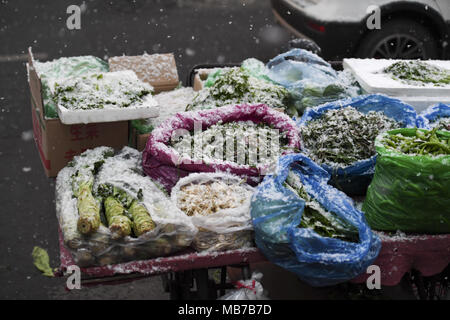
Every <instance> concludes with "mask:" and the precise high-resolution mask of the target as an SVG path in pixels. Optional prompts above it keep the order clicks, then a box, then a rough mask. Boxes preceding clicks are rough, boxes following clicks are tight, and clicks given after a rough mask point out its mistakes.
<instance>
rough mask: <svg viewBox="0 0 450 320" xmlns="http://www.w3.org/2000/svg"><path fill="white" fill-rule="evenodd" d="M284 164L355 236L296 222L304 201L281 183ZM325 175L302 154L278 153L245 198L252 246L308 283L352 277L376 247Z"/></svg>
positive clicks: (374, 253)
mask: <svg viewBox="0 0 450 320" xmlns="http://www.w3.org/2000/svg"><path fill="white" fill-rule="evenodd" d="M294 163H295V169H294V170H293V168H294ZM290 170H293V172H294V173H295V174H296V175H298V176H299V177H300V179H301V181H302V183H303V185H304V186H305V189H306V192H307V193H308V194H309V195H310V196H311V197H313V198H314V199H315V200H316V201H317V202H319V203H320V204H321V205H322V206H323V207H324V208H325V209H326V210H328V211H330V212H333V213H335V214H336V215H337V216H338V217H339V218H341V219H343V220H345V221H346V222H348V223H349V224H351V225H352V226H354V227H355V228H357V230H358V236H359V242H347V241H342V240H339V239H334V238H329V237H321V236H319V235H318V234H317V233H315V232H314V231H313V230H312V229H310V228H299V225H300V222H301V219H302V213H303V211H304V208H305V201H304V200H302V199H301V198H300V197H299V196H298V195H297V194H295V193H294V192H293V191H291V190H290V189H288V188H286V187H285V186H284V185H283V183H284V182H285V181H286V178H287V176H288V173H289V172H290ZM329 178H330V175H329V174H328V172H326V171H325V170H324V169H322V168H321V167H319V166H318V165H317V164H315V163H314V162H313V161H312V160H311V159H309V158H308V157H306V156H304V155H302V154H290V155H286V156H283V157H281V158H280V161H279V164H278V170H277V172H276V173H275V174H273V175H270V176H266V177H265V178H264V180H263V182H262V183H261V184H260V185H259V186H258V187H257V188H256V191H255V194H254V196H253V198H252V203H251V211H250V212H251V216H252V219H253V227H254V229H255V241H256V245H257V247H258V248H259V249H260V250H261V252H262V253H263V254H264V255H265V256H266V257H267V258H268V259H269V260H270V261H271V262H273V263H275V264H277V265H279V266H281V267H283V268H285V269H287V270H289V271H291V272H294V273H295V274H296V275H297V276H298V277H299V278H300V279H302V280H303V281H305V282H307V283H309V284H310V285H312V286H327V285H333V284H336V283H340V282H344V281H347V280H350V279H353V278H354V277H356V276H358V275H359V274H361V273H363V272H365V270H366V268H367V267H368V266H369V265H371V264H372V263H373V261H374V260H375V258H376V257H377V255H378V253H379V251H380V248H381V242H380V239H379V238H378V237H377V236H376V235H375V234H374V233H373V232H372V231H371V230H370V228H369V226H368V225H367V223H366V220H365V218H364V214H363V213H362V212H361V211H359V210H357V209H356V208H355V206H354V204H353V201H352V200H351V199H350V198H349V197H347V196H346V195H345V194H344V193H343V192H341V191H339V190H337V189H335V188H333V187H332V186H330V185H328V184H327V181H328V179H329Z"/></svg>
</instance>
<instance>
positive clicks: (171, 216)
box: [56, 147, 197, 266]
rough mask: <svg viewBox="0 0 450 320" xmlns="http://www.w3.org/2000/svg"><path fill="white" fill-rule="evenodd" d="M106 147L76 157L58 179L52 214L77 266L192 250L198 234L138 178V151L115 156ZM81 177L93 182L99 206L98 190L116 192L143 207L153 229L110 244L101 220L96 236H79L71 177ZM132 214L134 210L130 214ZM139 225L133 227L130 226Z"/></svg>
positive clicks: (144, 179) (149, 184) (150, 184)
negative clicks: (120, 191)
mask: <svg viewBox="0 0 450 320" xmlns="http://www.w3.org/2000/svg"><path fill="white" fill-rule="evenodd" d="M112 153H113V150H112V149H111V148H108V147H98V148H96V149H93V150H88V151H86V152H84V153H82V154H81V155H80V156H76V157H75V158H74V160H73V161H72V163H71V164H70V165H69V166H67V167H65V168H64V169H62V170H61V171H60V172H59V174H58V177H57V179H56V212H57V216H58V220H59V225H60V228H61V231H62V234H63V238H64V244H65V245H66V246H67V247H68V248H69V249H70V251H71V253H72V255H73V257H74V260H75V262H76V263H77V264H79V265H80V266H92V265H105V264H113V263H118V262H123V261H128V260H138V259H146V258H151V257H158V256H164V255H169V254H171V253H173V252H175V251H178V250H180V249H183V248H186V247H188V246H189V245H190V244H191V241H192V239H193V238H194V236H195V234H196V232H197V229H196V228H195V227H194V225H193V224H192V223H191V221H190V220H189V219H188V218H187V217H186V216H185V214H184V213H183V212H181V211H180V210H178V208H177V207H176V206H175V205H173V204H172V202H171V201H170V199H169V197H168V196H167V195H166V194H165V193H164V192H163V191H162V190H161V189H160V187H158V186H157V185H156V184H155V183H154V182H153V181H152V180H150V179H149V178H148V177H144V176H143V175H142V172H141V168H140V164H141V157H140V153H139V152H138V151H137V150H134V149H131V148H128V147H125V148H123V149H122V151H121V152H120V153H119V154H117V155H116V156H112ZM80 172H82V173H83V174H87V175H90V174H91V173H92V175H93V177H94V182H93V195H94V196H95V197H96V199H97V201H98V205H101V204H102V202H103V199H100V197H101V192H100V190H99V187H100V186H104V185H109V186H111V187H112V188H114V187H116V188H118V189H120V190H122V191H124V192H126V194H127V195H129V197H130V199H133V204H135V205H141V206H143V207H144V208H145V209H146V210H147V211H148V213H149V214H150V217H151V219H152V220H153V222H154V224H155V225H156V226H155V227H154V228H153V229H152V230H150V231H148V232H146V233H144V234H142V235H140V236H139V237H137V236H135V235H129V236H125V237H123V238H118V239H113V234H112V232H111V230H110V229H109V228H108V227H107V222H106V220H107V219H106V218H105V217H104V216H103V214H101V218H102V223H101V224H100V226H99V227H98V229H97V230H96V231H95V232H92V233H90V234H82V233H80V232H79V231H78V228H77V223H78V220H79V219H78V218H79V214H78V209H77V201H78V199H77V198H76V197H75V196H74V193H73V181H74V180H73V176H74V175H77V176H78V175H79V173H80ZM129 210H130V211H132V209H129ZM133 223H134V224H135V223H137V222H136V221H134V222H133Z"/></svg>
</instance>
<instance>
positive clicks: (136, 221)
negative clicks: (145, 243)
mask: <svg viewBox="0 0 450 320" xmlns="http://www.w3.org/2000/svg"><path fill="white" fill-rule="evenodd" d="M129 211H130V215H131V216H132V217H133V231H134V234H135V235H136V236H138V237H139V236H140V235H142V234H144V233H146V232H148V231H151V230H153V229H155V227H156V225H155V223H154V222H153V220H152V218H151V217H150V214H149V213H148V211H147V209H146V208H145V207H144V206H143V205H142V204H140V203H138V202H137V201H133V203H132V204H131V206H130V210H129Z"/></svg>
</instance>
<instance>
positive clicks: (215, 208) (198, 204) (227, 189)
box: [171, 172, 253, 251]
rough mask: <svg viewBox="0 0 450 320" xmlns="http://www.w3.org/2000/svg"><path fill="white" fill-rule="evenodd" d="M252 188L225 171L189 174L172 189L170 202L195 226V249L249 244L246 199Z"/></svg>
mask: <svg viewBox="0 0 450 320" xmlns="http://www.w3.org/2000/svg"><path fill="white" fill-rule="evenodd" d="M252 195H253V188H252V187H251V186H249V185H248V184H247V183H246V182H245V180H244V179H242V178H240V177H237V176H235V175H231V174H228V173H222V172H216V173H192V174H190V175H188V176H186V177H184V178H182V179H180V180H179V181H178V183H177V184H176V185H175V187H174V188H173V189H172V193H171V198H172V202H173V203H174V204H175V205H176V206H177V207H178V209H180V210H181V211H183V212H184V213H185V215H186V216H187V217H189V218H190V219H191V221H192V223H193V224H194V225H195V226H196V227H197V228H198V233H197V235H196V236H195V238H194V240H193V242H192V245H193V247H194V248H195V249H196V250H197V251H205V250H208V251H224V250H232V249H240V248H243V247H250V246H252V245H253V226H252V222H251V217H250V200H251V197H252Z"/></svg>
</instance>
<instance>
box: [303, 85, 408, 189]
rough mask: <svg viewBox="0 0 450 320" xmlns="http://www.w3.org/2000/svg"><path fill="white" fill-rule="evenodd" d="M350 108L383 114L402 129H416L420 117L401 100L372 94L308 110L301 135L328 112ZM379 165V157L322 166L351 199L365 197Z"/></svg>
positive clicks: (304, 116)
mask: <svg viewBox="0 0 450 320" xmlns="http://www.w3.org/2000/svg"><path fill="white" fill-rule="evenodd" d="M349 106H351V107H353V108H355V109H356V110H358V111H360V112H362V113H368V112H369V111H376V112H382V113H383V114H384V115H385V116H387V117H389V118H391V119H394V120H395V121H397V122H399V123H401V125H402V127H409V128H410V127H415V125H416V118H417V115H416V112H415V111H414V108H413V107H411V106H410V105H408V104H406V103H403V102H402V101H400V100H398V99H393V98H389V97H388V96H385V95H380V94H372V95H365V96H359V97H356V98H348V99H343V100H339V101H335V102H330V103H327V104H324V105H321V106H318V107H314V108H308V109H307V110H306V112H305V113H304V114H303V116H302V117H301V118H300V120H299V121H298V122H297V124H298V126H299V128H300V135H301V131H302V127H303V126H306V125H307V123H308V122H309V121H311V120H313V119H317V118H320V116H321V115H322V114H323V113H325V112H326V111H327V110H330V109H340V108H345V107H349ZM303 152H304V153H306V154H307V150H305V149H304V148H303ZM375 162H376V155H374V156H373V157H371V158H369V159H366V160H361V161H357V162H355V163H353V164H351V165H349V166H342V167H341V166H339V167H336V166H330V165H327V164H322V167H323V168H324V169H325V170H326V171H327V172H328V173H329V174H330V175H331V180H330V183H331V185H333V186H335V187H337V188H338V189H340V190H342V191H344V192H345V193H347V194H349V195H363V194H365V192H366V190H367V187H368V185H369V184H370V181H371V180H372V177H373V173H374V170H375Z"/></svg>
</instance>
